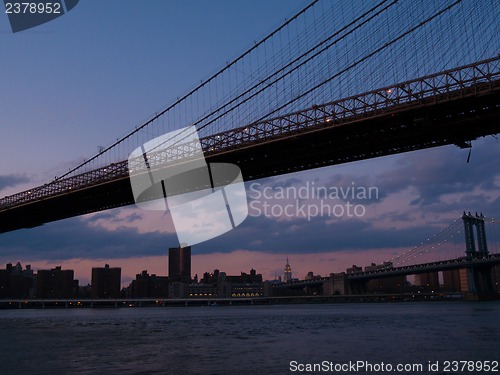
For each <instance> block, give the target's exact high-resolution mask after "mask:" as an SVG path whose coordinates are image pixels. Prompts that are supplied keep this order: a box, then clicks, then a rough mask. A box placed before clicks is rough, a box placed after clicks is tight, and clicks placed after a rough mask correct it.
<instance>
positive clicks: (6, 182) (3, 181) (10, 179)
mask: <svg viewBox="0 0 500 375" xmlns="http://www.w3.org/2000/svg"><path fill="white" fill-rule="evenodd" d="M29 181H30V179H29V178H28V177H27V176H26V175H24V174H23V175H19V174H9V175H3V176H0V190H2V189H5V188H7V187H12V186H16V185H19V184H23V183H26V182H29Z"/></svg>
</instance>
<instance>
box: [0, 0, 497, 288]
mask: <svg viewBox="0 0 500 375" xmlns="http://www.w3.org/2000/svg"><path fill="white" fill-rule="evenodd" d="M306 3H307V2H305V1H304V2H299V3H294V4H293V5H290V4H287V5H283V3H282V2H279V1H271V2H266V3H265V4H264V3H260V4H250V3H247V4H239V5H238V4H233V3H232V2H229V1H226V2H221V3H217V4H210V5H205V4H204V5H200V6H198V7H194V6H193V7H191V8H192V9H189V5H185V4H183V5H179V4H168V5H165V4H161V3H159V2H158V3H153V4H154V5H151V6H150V7H149V8H148V9H146V11H147V17H143V18H141V17H137V14H136V13H135V11H134V10H133V9H132V7H130V9H129V7H122V8H121V12H118V14H116V13H114V12H113V11H115V10H116V9H115V6H116V4H112V3H109V4H106V5H100V4H99V3H97V2H86V3H85V4H84V3H81V4H79V6H78V7H77V8H75V10H74V11H72V12H71V13H68V14H67V15H66V16H65V17H61V18H60V19H58V20H55V21H53V22H50V23H47V24H46V25H42V26H40V27H39V28H36V29H33V30H31V31H26V32H25V34H19V35H16V36H15V38H12V35H11V34H10V27H9V26H8V23H7V19H6V18H4V19H1V20H0V28H1V29H2V30H3V31H4V33H3V34H1V36H0V37H1V38H3V40H4V42H5V46H4V49H5V51H6V53H5V56H6V57H5V58H4V59H3V61H2V64H3V67H4V69H5V70H6V71H9V72H11V74H10V75H9V76H8V77H6V79H5V83H4V85H5V86H4V87H5V89H4V90H2V93H1V94H2V96H1V98H0V99H1V100H0V110H1V112H2V114H3V119H2V121H3V122H2V126H3V128H5V130H4V131H5V133H6V134H9V137H5V138H2V140H1V141H0V152H1V155H2V156H3V160H8V161H9V162H8V163H3V164H2V165H1V166H0V195H1V196H5V195H9V194H12V193H15V192H18V191H21V190H23V189H29V188H32V187H33V186H36V185H38V184H41V183H42V184H43V183H45V182H47V181H49V180H51V179H52V178H53V177H54V176H55V175H60V174H61V173H64V172H65V171H66V170H67V168H68V167H72V166H74V164H76V163H77V162H78V161H81V160H82V159H84V158H88V157H89V156H90V155H92V154H94V153H95V152H96V151H97V149H98V147H99V146H102V145H103V143H105V144H108V143H111V142H112V141H113V140H115V139H116V137H119V136H121V135H123V134H125V133H126V132H128V131H129V130H131V129H132V128H133V127H134V126H135V125H137V124H138V123H140V122H141V121H142V120H143V119H144V118H147V117H149V116H148V115H150V114H152V113H154V112H155V110H157V109H159V108H163V107H164V106H165V104H166V103H167V102H169V100H171V99H172V98H176V97H177V96H179V95H180V94H181V93H182V92H186V91H187V90H188V88H190V87H192V86H193V85H195V84H196V83H197V82H199V80H201V79H204V78H205V77H207V76H208V75H209V73H210V72H212V71H214V70H215V69H216V68H217V67H219V66H221V65H223V64H224V63H225V61H228V60H230V59H231V58H232V57H234V56H236V55H237V54H238V52H241V50H242V49H243V47H244V46H249V45H252V43H253V42H254V40H257V39H258V37H259V36H262V34H265V32H263V30H272V29H273V28H274V27H275V26H276V25H278V24H280V23H281V22H282V21H283V19H284V18H285V17H289V16H290V15H291V14H293V13H295V12H296V11H297V10H298V9H300V8H302V7H303V6H304V5H305V4H306ZM89 4H90V5H89ZM96 4H99V6H100V7H104V8H103V12H102V13H100V14H101V16H98V17H95V18H94V17H93V8H92V7H93V6H95V5H96ZM191 5H192V4H191ZM188 9H189V11H188ZM109 14H114V15H115V16H116V17H115V18H113V19H109V18H106V17H105V15H109ZM206 14H213V17H208V19H206V17H205V15H206ZM482 16H485V17H486V16H487V15H482ZM89 19H93V20H94V21H95V24H94V26H93V28H90V29H89V27H88V20H89ZM146 20H147V21H146ZM256 20H258V22H257V21H256ZM256 23H258V25H259V27H258V28H257V27H256ZM257 29H258V30H259V33H257V32H256V30H257ZM178 30H183V31H184V33H182V35H181V37H180V38H179V39H174V38H173V37H172V36H173V35H177V34H178V33H176V32H177V31H178ZM228 30H231V31H232V32H228ZM7 31H9V34H7V33H6V32H7ZM257 34H260V35H257ZM143 40H148V41H149V43H150V44H151V45H157V46H159V47H158V48H156V49H155V50H154V53H153V52H151V49H150V48H149V47H148V46H145V45H144V43H143V42H142V41H143ZM214 41H218V42H217V43H214ZM55 45H57V46H59V47H58V48H54V46H55ZM81 46H84V47H85V49H86V53H85V54H83V55H82V53H81V50H80V49H81V48H82V47H81ZM108 46H113V48H108ZM492 48H494V44H493V47H492ZM47 50H48V51H52V50H53V52H54V53H53V54H46V53H45V52H44V51H47ZM132 50H133V51H134V53H131V52H130V51H132ZM151 53H152V55H150V54H151ZM40 56H42V57H43V58H39V57H40ZM145 56H150V57H149V58H146V57H145ZM200 56H203V58H200ZM26 61H39V66H40V67H41V68H43V69H44V71H45V72H46V73H45V74H44V75H43V76H41V75H38V74H36V72H34V71H32V70H31V69H26V66H25V65H23V63H22V62H26ZM20 62H21V63H20ZM464 63H465V62H464ZM130 72H135V73H134V74H130ZM19 77H22V78H21V79H19ZM394 83H395V82H394ZM374 88H375V87H374ZM42 93H43V95H42ZM26 108H29V109H30V110H29V111H26ZM472 145H473V147H472V153H471V157H470V160H468V152H469V150H464V149H460V148H458V147H456V146H445V147H440V148H436V149H430V150H423V151H415V152H411V153H407V154H401V155H394V156H388V157H384V158H378V159H373V160H366V161H360V162H355V163H349V164H345V165H339V166H334V167H326V168H321V169H316V170H311V171H306V172H300V173H294V174H289V175H284V176H279V177H273V178H268V179H264V180H259V181H258V182H259V184H260V186H259V188H258V189H257V191H264V189H266V188H268V187H270V188H273V189H274V190H276V188H277V187H295V188H296V189H300V188H301V187H303V186H306V185H307V184H311V183H312V182H314V183H315V184H316V186H320V187H327V188H330V187H336V188H344V189H345V188H348V187H350V186H352V185H353V184H355V185H356V186H360V187H364V188H369V187H376V188H377V191H378V195H377V197H372V199H366V200H362V201H361V202H358V203H361V204H363V206H364V208H365V210H366V211H365V214H364V215H363V217H347V216H346V215H344V216H342V217H332V216H328V215H325V216H322V217H313V218H310V220H309V218H305V217H300V216H294V217H286V216H284V215H276V216H272V215H271V216H265V215H263V214H259V215H257V216H252V213H253V214H256V211H255V207H261V206H258V205H257V206H254V207H253V209H254V210H253V211H252V206H251V205H249V207H250V216H249V217H248V218H247V219H246V220H245V222H243V223H242V225H241V226H240V227H238V228H236V229H235V230H233V231H231V232H229V233H227V234H225V235H224V236H222V237H220V238H216V239H213V240H210V241H207V242H205V243H202V244H200V245H198V246H193V250H192V256H193V270H194V271H196V272H199V271H202V270H201V268H202V266H201V265H209V267H208V268H215V267H214V266H215V265H221V268H224V269H226V270H228V272H230V273H237V272H240V271H241V270H246V269H248V264H253V266H254V267H255V268H257V269H259V270H261V272H263V274H265V275H266V276H267V277H268V278H269V277H272V276H273V275H274V274H276V272H280V271H281V269H282V267H283V265H282V259H283V258H284V257H285V256H286V255H288V256H289V257H290V259H291V260H292V259H293V261H292V263H295V260H296V264H300V267H303V269H300V270H299V269H297V267H295V269H297V271H298V272H300V274H303V275H305V274H306V273H307V272H309V271H311V270H312V271H314V272H317V273H319V274H327V273H329V272H339V271H340V270H342V269H345V268H346V267H348V266H350V265H352V264H351V263H356V264H364V263H370V262H376V263H381V262H383V261H386V260H388V259H390V258H391V257H392V256H395V255H397V254H399V253H401V252H403V251H405V250H407V249H409V248H412V247H413V246H415V245H417V244H419V243H420V242H421V241H423V240H425V239H426V238H427V237H428V236H432V235H433V234H435V233H436V232H438V231H439V230H440V229H443V228H444V227H446V226H447V225H448V224H449V223H450V222H451V221H452V220H454V219H457V218H458V217H459V216H460V214H461V213H462V212H463V211H464V210H466V211H473V212H475V211H478V212H483V213H484V214H485V215H487V216H488V217H496V218H498V217H500V170H499V168H498V163H497V160H498V157H499V155H500V154H499V147H498V146H499V141H498V139H496V138H494V137H487V138H482V139H479V140H477V141H474V142H473V143H472ZM13 155H14V156H15V157H13ZM61 155H62V157H61ZM247 188H248V190H249V191H250V193H249V197H248V198H249V204H251V203H252V202H255V201H256V199H257V197H256V196H257V193H255V192H254V191H252V190H251V189H250V183H248V184H247ZM259 189H260V190H259ZM299 200H300V199H299ZM300 201H301V202H302V203H311V204H312V203H315V201H314V199H305V200H300ZM346 202H347V200H346V199H330V201H329V202H328V203H330V204H346ZM264 203H272V204H278V205H280V204H285V203H288V201H287V202H284V201H280V199H279V198H277V197H276V196H274V197H272V198H271V199H270V200H269V202H267V200H266V202H264ZM175 241H176V238H175V233H174V227H173V224H172V222H171V219H170V217H169V216H168V215H164V214H163V213H146V212H144V211H141V210H138V209H137V208H135V207H133V206H130V207H125V208H119V209H114V210H109V211H105V212H100V213H96V214H91V215H86V216H83V217H78V218H72V219H67V220H63V221H60V222H55V223H49V224H45V225H44V226H42V227H37V228H31V229H26V230H19V231H15V232H12V233H6V234H2V243H1V244H0V261H1V262H3V263H7V262H11V261H14V262H15V261H17V260H24V262H23V263H31V264H40V265H41V267H44V268H49V269H50V268H51V267H53V266H55V265H58V264H63V265H65V266H66V265H67V267H68V268H71V269H74V270H75V273H76V277H77V278H81V279H84V278H85V275H88V272H89V270H90V269H91V268H92V265H93V264H96V263H99V264H104V263H109V264H118V263H120V264H122V265H123V266H122V267H123V273H124V274H123V276H124V277H125V278H128V279H130V280H131V279H132V278H133V277H134V275H135V274H136V272H138V271H137V269H136V268H135V267H136V265H137V264H141V265H142V266H141V267H140V268H142V269H148V270H149V271H150V272H153V273H157V274H165V272H163V269H164V267H166V265H167V257H166V253H167V249H168V248H169V247H172V246H176V242H175ZM252 262H253V263H252ZM294 272H295V271H294Z"/></svg>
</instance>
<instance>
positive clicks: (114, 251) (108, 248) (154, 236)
mask: <svg viewBox="0 0 500 375" xmlns="http://www.w3.org/2000/svg"><path fill="white" fill-rule="evenodd" d="M174 246H178V242H177V237H176V236H175V234H169V233H161V232H149V233H147V234H141V233H139V231H138V230H137V229H134V228H125V227H123V228H116V229H115V230H108V229H106V228H103V227H100V226H92V225H89V224H88V223H86V222H85V221H84V220H82V219H80V218H71V219H67V220H61V221H58V222H54V223H49V224H45V225H43V226H41V227H36V228H31V229H21V230H17V231H14V232H9V233H4V234H2V241H1V243H0V253H1V254H2V256H3V257H10V258H11V259H12V260H13V261H14V260H17V259H23V258H28V257H29V258H30V259H35V260H36V259H39V260H51V259H70V258H128V257H137V256H153V255H163V254H166V253H167V250H168V248H169V247H174Z"/></svg>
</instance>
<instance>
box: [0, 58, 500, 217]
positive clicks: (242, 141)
mask: <svg viewBox="0 0 500 375" xmlns="http://www.w3.org/2000/svg"><path fill="white" fill-rule="evenodd" d="M499 88H500V55H499V56H497V57H495V58H491V59H488V60H483V61H479V62H476V63H474V64H469V65H465V66H462V67H459V68H456V69H451V70H446V71H443V72H440V73H436V74H431V75H428V76H425V77H421V78H417V79H414V80H410V81H406V82H402V83H398V84H395V85H393V86H387V87H383V88H380V89H377V90H373V91H369V92H366V93H363V94H360V95H354V96H351V97H348V98H344V99H341V100H336V101H333V102H330V103H326V104H322V105H313V106H312V107H311V108H310V109H307V110H302V111H298V112H294V113H291V114H288V115H285V116H280V117H276V118H272V119H268V120H265V121H261V122H257V123H253V124H250V125H247V126H243V127H239V128H235V129H231V130H228V131H224V132H221V133H217V134H213V135H210V136H207V137H204V138H202V139H200V142H201V145H202V149H203V152H204V153H205V155H210V154H217V153H220V152H224V151H227V150H231V149H235V148H238V147H240V146H242V145H252V144H257V143H263V142H266V141H269V140H272V139H276V138H280V137H287V136H293V135H296V134H299V133H301V132H305V131H311V130H315V129H319V128H326V127H334V126H341V125H346V124H348V123H351V122H354V121H358V120H360V119H363V118H368V117H376V116H383V115H386V114H387V113H391V112H394V111H396V110H404V109H408V108H412V107H419V106H425V105H432V104H435V103H439V102H446V101H450V100H454V99H457V98H464V97H468V96H474V95H478V94H481V93H487V92H490V91H492V90H496V89H499ZM192 151H193V148H192V147H190V146H189V147H188V146H186V144H179V145H175V146H169V148H168V149H167V150H165V149H164V150H159V151H158V152H157V153H156V154H155V156H154V159H155V160H154V161H155V164H157V165H161V164H162V163H164V162H165V161H166V160H169V161H170V162H171V158H172V157H175V158H185V157H189V155H186V153H188V154H190V153H192ZM128 173H129V170H128V162H127V161H126V160H125V161H121V162H118V163H113V164H110V165H108V166H106V167H103V168H98V169H95V170H92V171H89V172H84V173H82V174H79V175H76V176H72V177H68V178H65V179H56V180H54V181H52V182H49V183H47V184H45V185H42V186H39V187H36V188H33V189H30V190H26V191H23V192H20V193H17V194H14V195H10V196H6V197H4V198H2V199H0V210H6V209H9V208H11V207H14V206H18V205H22V204H26V203H30V202H34V201H37V200H40V199H45V198H47V197H49V196H55V195H59V194H66V193H68V192H70V191H76V190H78V189H81V188H88V187H89V186H93V185H98V184H101V183H105V182H107V181H112V180H115V179H118V178H125V177H127V176H128Z"/></svg>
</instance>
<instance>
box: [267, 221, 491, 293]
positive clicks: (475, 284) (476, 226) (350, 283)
mask: <svg viewBox="0 0 500 375" xmlns="http://www.w3.org/2000/svg"><path fill="white" fill-rule="evenodd" d="M461 219H462V222H463V230H461V231H458V233H463V234H464V236H463V238H462V240H463V249H464V251H463V256H459V257H457V258H452V259H444V260H436V261H432V262H425V263H420V262H419V259H421V256H422V255H424V254H427V253H429V251H431V255H434V253H437V252H438V251H439V250H440V249H439V245H441V244H443V245H444V246H445V247H446V240H447V239H450V236H449V235H450V234H451V237H454V236H455V234H456V233H457V231H456V229H457V228H458V227H460V225H462V223H461V222H460V221H455V222H454V223H453V224H451V225H450V226H449V227H448V228H447V229H446V230H443V231H441V232H440V233H443V232H444V233H447V234H446V235H445V236H441V237H440V238H439V239H436V240H433V241H432V242H431V243H428V244H425V245H424V244H422V245H424V246H416V247H415V248H414V249H411V250H410V251H408V252H405V253H404V254H402V255H400V256H398V257H395V258H393V259H392V260H390V261H388V262H384V263H383V264H381V265H379V266H372V267H367V268H366V269H365V270H364V271H362V270H359V271H354V272H349V271H348V272H347V273H341V274H332V275H330V276H327V277H318V278H314V279H309V280H294V281H292V282H284V283H281V284H277V285H275V286H274V288H276V289H292V290H293V289H295V290H298V289H303V288H316V289H317V290H320V289H322V288H323V287H324V285H325V284H328V283H334V284H336V288H337V290H338V291H342V292H341V293H340V292H339V294H365V293H366V292H367V284H368V283H369V282H370V281H371V280H376V279H384V278H395V277H401V276H409V275H420V274H432V273H438V272H442V271H451V270H464V271H465V272H464V273H463V274H462V276H461V277H462V278H463V279H464V280H462V283H463V284H464V285H467V287H466V291H464V292H466V293H467V294H469V295H492V294H494V293H495V288H494V285H493V284H494V283H493V281H494V280H493V273H492V269H493V267H494V266H496V265H499V264H500V252H498V253H491V252H490V251H489V249H488V242H487V238H486V229H485V228H486V222H487V223H489V224H490V225H496V226H498V221H497V220H495V219H489V220H487V219H485V217H484V216H483V215H482V214H481V215H477V214H475V215H473V214H471V213H468V214H467V213H465V212H464V214H463V215H462V217H461ZM459 237H462V236H459ZM498 241H499V239H498V238H494V239H492V242H493V243H495V244H496V245H497V242H498ZM496 250H497V251H498V249H496ZM410 259H412V264H408V265H401V266H394V260H397V261H398V263H405V262H407V261H408V260H410ZM343 288H344V289H343ZM342 289H343V290H342Z"/></svg>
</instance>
